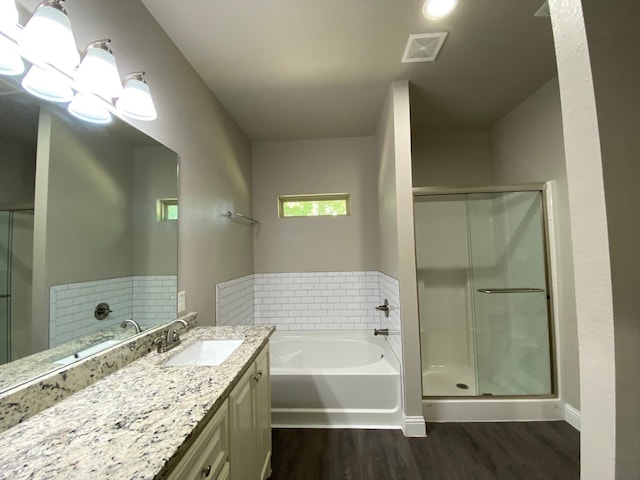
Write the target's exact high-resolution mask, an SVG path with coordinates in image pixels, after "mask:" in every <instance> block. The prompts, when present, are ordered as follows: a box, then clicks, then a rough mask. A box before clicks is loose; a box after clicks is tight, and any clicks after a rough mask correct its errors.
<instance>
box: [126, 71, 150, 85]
mask: <svg viewBox="0 0 640 480" xmlns="http://www.w3.org/2000/svg"><path fill="white" fill-rule="evenodd" d="M145 74H146V72H131V73H127V74H126V75H125V76H124V77H123V78H122V83H124V84H126V83H127V80H138V81H140V82H142V83H144V84H145V85H146V84H147V81H146V80H145V78H144V75H145Z"/></svg>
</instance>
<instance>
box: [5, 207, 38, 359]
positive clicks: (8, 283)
mask: <svg viewBox="0 0 640 480" xmlns="http://www.w3.org/2000/svg"><path fill="white" fill-rule="evenodd" d="M32 259H33V209H21V210H2V209H0V364H2V363H7V362H9V361H12V360H15V359H16V358H20V357H22V356H24V355H25V354H26V353H27V351H28V348H29V343H30V340H29V330H28V329H29V325H30V323H31V282H32V272H33V260H32Z"/></svg>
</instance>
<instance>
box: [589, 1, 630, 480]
mask: <svg viewBox="0 0 640 480" xmlns="http://www.w3.org/2000/svg"><path fill="white" fill-rule="evenodd" d="M583 9H584V18H585V23H586V31H587V40H588V46H589V54H590V55H589V56H590V63H591V73H592V76H593V87H594V94H595V104H596V109H597V117H598V132H599V138H600V148H601V150H600V152H601V155H602V173H603V179H604V192H605V200H606V214H607V227H608V239H609V252H610V268H611V280H612V283H611V286H612V300H613V319H614V333H615V398H616V404H615V406H616V442H615V443H616V478H620V479H623V478H638V476H639V475H640V473H639V472H640V455H638V445H639V444H640V384H639V383H638V382H634V381H631V382H630V381H629V379H630V378H637V375H638V371H639V370H640V295H638V288H637V281H638V272H640V253H639V252H638V238H640V216H639V215H638V213H637V212H638V206H640V188H638V179H640V134H639V133H640V121H639V112H640V89H639V85H640V62H639V61H638V56H637V52H638V49H639V48H640V34H639V33H638V18H640V3H639V2H630V1H626V0H612V1H609V2H583ZM592 280H593V279H592ZM585 353H586V354H587V355H588V354H589V353H588V352H585Z"/></svg>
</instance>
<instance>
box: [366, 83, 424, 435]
mask: <svg viewBox="0 0 640 480" xmlns="http://www.w3.org/2000/svg"><path fill="white" fill-rule="evenodd" d="M376 143H377V157H378V227H379V233H378V235H379V239H380V249H379V262H380V270H381V272H382V273H383V274H386V275H388V276H390V277H393V278H395V279H396V280H398V282H399V286H400V305H390V308H391V309H398V308H400V332H390V335H400V336H401V338H402V375H403V382H402V384H403V392H402V393H403V414H404V418H403V430H404V433H405V435H407V436H422V435H425V433H426V425H425V423H424V417H423V416H422V402H421V399H422V393H421V387H420V386H421V383H422V382H421V371H420V361H419V359H420V340H419V326H418V296H417V293H416V259H415V240H414V233H413V192H412V186H411V178H412V175H411V119H410V106H409V84H408V82H406V81H396V82H393V83H392V84H391V88H390V90H389V94H388V96H387V100H386V102H385V106H384V108H383V110H382V113H381V115H380V120H379V123H378V128H377V131H376Z"/></svg>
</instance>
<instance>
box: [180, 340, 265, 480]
mask: <svg viewBox="0 0 640 480" xmlns="http://www.w3.org/2000/svg"><path fill="white" fill-rule="evenodd" d="M270 475H271V381H270V379H269V345H268V344H267V345H266V346H265V347H264V348H263V349H262V350H261V351H260V353H259V354H258V357H257V358H256V360H255V361H254V362H253V363H252V364H251V365H250V366H249V368H248V369H247V371H246V372H245V373H244V375H243V376H242V378H241V379H240V381H239V382H238V384H237V385H236V386H235V387H234V389H233V390H232V391H231V393H230V394H229V397H228V398H227V399H226V400H225V401H224V402H223V404H222V406H221V407H220V408H219V409H218V411H217V412H216V414H215V415H214V416H213V418H212V419H211V421H209V423H208V424H207V426H206V427H205V428H204V430H203V431H202V433H201V434H200V435H198V438H196V440H195V441H194V443H193V445H192V446H191V448H190V449H189V450H188V451H187V453H186V454H185V455H184V456H183V457H182V459H181V460H180V463H178V465H177V466H176V467H175V469H174V470H173V471H172V472H171V473H170V474H169V477H168V478H169V480H196V479H212V480H228V479H231V480H265V479H267V478H268V477H269V476H270Z"/></svg>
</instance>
